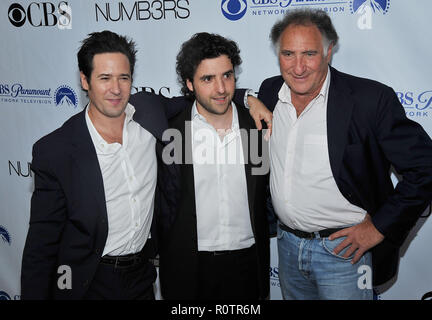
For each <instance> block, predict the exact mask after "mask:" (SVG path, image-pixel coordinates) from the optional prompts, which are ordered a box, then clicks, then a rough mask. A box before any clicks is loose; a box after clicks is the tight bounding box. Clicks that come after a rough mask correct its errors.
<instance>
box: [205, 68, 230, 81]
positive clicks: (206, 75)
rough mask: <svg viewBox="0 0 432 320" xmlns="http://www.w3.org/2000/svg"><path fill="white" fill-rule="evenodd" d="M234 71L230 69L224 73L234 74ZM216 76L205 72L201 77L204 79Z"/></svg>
mask: <svg viewBox="0 0 432 320" xmlns="http://www.w3.org/2000/svg"><path fill="white" fill-rule="evenodd" d="M233 73H234V70H233V69H230V70H228V71H225V72H223V73H222V74H223V75H226V74H233ZM214 77H215V75H214V74H203V75H202V76H201V77H200V78H199V79H200V80H204V79H205V78H214Z"/></svg>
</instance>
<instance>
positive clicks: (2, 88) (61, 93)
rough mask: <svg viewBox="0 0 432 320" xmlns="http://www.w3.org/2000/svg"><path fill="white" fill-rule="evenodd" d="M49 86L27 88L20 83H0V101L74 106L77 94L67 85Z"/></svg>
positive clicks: (75, 105)
mask: <svg viewBox="0 0 432 320" xmlns="http://www.w3.org/2000/svg"><path fill="white" fill-rule="evenodd" d="M52 92H53V90H52V89H51V88H28V87H25V86H24V85H23V84H21V83H14V84H8V83H6V84H0V102H6V103H17V104H23V103H26V104H54V105H55V106H57V107H60V108H63V107H64V108H76V107H77V106H78V96H77V94H76V93H75V91H74V90H73V89H72V88H71V87H70V86H67V85H61V86H59V87H58V88H57V89H56V90H55V91H54V94H52Z"/></svg>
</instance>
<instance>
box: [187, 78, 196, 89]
mask: <svg viewBox="0 0 432 320" xmlns="http://www.w3.org/2000/svg"><path fill="white" fill-rule="evenodd" d="M186 85H187V87H188V89H189V90H190V91H192V92H193V91H194V87H193V83H192V82H191V81H190V80H189V79H186Z"/></svg>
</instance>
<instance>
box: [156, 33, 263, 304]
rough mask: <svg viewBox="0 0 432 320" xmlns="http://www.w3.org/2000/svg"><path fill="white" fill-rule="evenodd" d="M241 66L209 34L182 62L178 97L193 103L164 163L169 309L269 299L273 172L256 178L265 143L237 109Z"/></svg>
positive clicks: (193, 42) (164, 280) (190, 44)
mask: <svg viewBox="0 0 432 320" xmlns="http://www.w3.org/2000/svg"><path fill="white" fill-rule="evenodd" d="M240 63H241V58H240V55H239V49H238V47H237V45H236V43H235V42H234V41H231V40H228V39H225V38H223V37H221V36H219V35H215V34H209V33H197V34H195V35H194V36H193V37H192V38H191V39H189V40H188V41H186V42H185V43H184V44H183V45H182V48H181V50H180V52H179V54H178V56H177V74H178V76H179V80H180V82H181V84H182V86H183V87H182V92H183V94H185V95H186V96H187V97H190V98H191V99H193V100H195V102H194V104H193V106H192V107H189V108H186V109H185V111H183V112H182V113H180V114H179V115H178V116H176V117H175V118H174V119H172V121H170V127H172V128H174V129H175V130H174V133H178V136H176V135H175V134H173V135H172V136H173V137H174V140H173V141H172V142H171V143H170V144H169V145H168V146H167V147H166V148H167V149H166V150H169V151H173V152H174V154H171V153H170V152H169V151H166V152H165V157H163V159H164V162H165V170H162V172H164V174H163V176H162V177H161V179H162V180H163V182H162V183H161V186H165V190H164V192H162V196H163V201H162V206H163V207H162V208H163V209H162V219H161V235H162V236H161V239H162V240H161V247H160V273H159V274H160V283H161V292H162V296H163V298H164V299H203V300H209V299H263V298H266V297H267V296H268V293H269V236H268V222H267V216H266V210H265V203H266V202H265V200H266V192H265V191H266V181H267V172H268V170H265V169H264V170H263V171H262V172H261V175H260V174H259V173H260V172H259V170H257V172H255V171H254V169H259V167H260V166H261V165H262V163H259V161H256V160H258V158H256V157H255V158H254V157H253V154H254V153H255V154H256V155H260V156H262V149H263V146H262V139H261V137H262V135H261V134H259V137H257V136H255V139H254V135H253V134H251V129H252V128H254V127H255V126H254V123H253V121H252V119H251V118H250V117H249V114H248V113H247V112H246V110H244V109H243V108H237V107H236V105H235V104H234V103H233V102H232V98H233V94H234V91H235V68H236V67H238V66H239V65H240ZM176 138H177V139H176ZM176 154H177V156H176ZM170 155H171V156H172V157H173V158H176V159H177V160H176V161H175V162H174V163H172V164H168V163H169V162H170V159H171V158H170ZM263 172H264V174H262V173H263ZM254 173H255V174H254ZM256 173H258V174H256Z"/></svg>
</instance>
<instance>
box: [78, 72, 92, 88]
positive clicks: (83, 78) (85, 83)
mask: <svg viewBox="0 0 432 320" xmlns="http://www.w3.org/2000/svg"><path fill="white" fill-rule="evenodd" d="M80 78H81V87H82V88H83V89H84V90H85V91H88V89H89V88H90V84H89V83H88V81H87V77H86V76H85V75H84V73H82V71H80Z"/></svg>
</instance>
